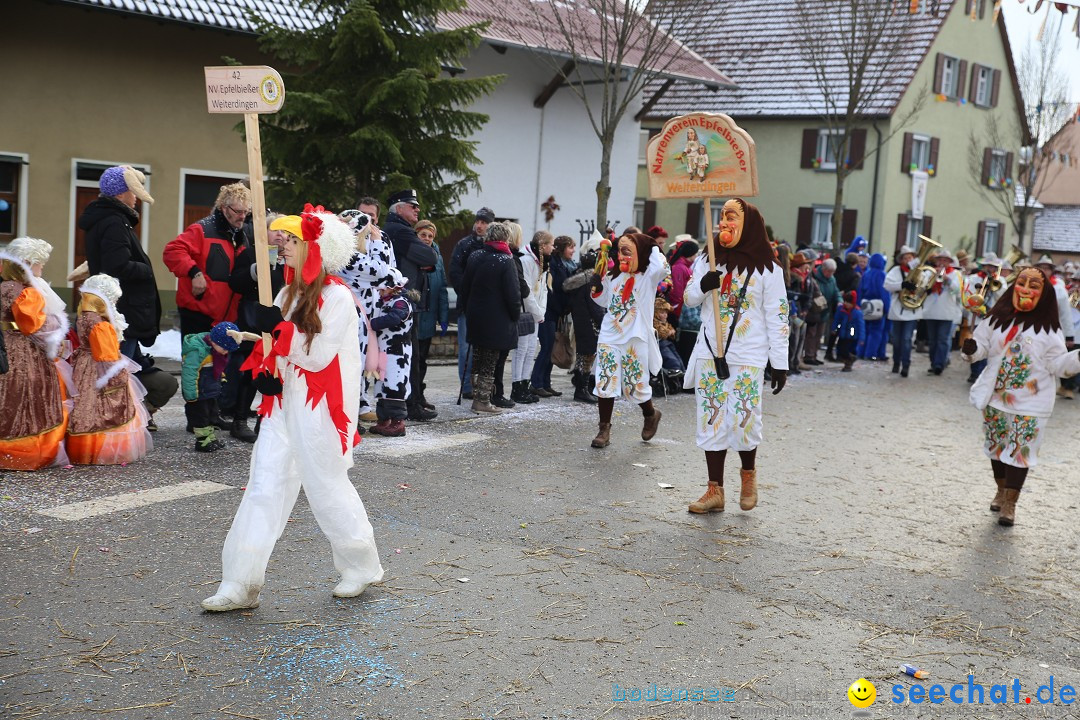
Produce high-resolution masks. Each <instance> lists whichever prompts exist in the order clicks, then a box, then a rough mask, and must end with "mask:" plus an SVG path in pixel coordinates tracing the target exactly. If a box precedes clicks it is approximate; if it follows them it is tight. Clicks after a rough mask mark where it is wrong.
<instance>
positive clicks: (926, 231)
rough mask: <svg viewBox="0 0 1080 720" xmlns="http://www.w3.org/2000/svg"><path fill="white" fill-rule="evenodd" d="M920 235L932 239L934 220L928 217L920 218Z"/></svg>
mask: <svg viewBox="0 0 1080 720" xmlns="http://www.w3.org/2000/svg"><path fill="white" fill-rule="evenodd" d="M922 234H923V235H925V236H926V237H928V238H933V237H934V218H932V217H930V216H929V215H923V216H922Z"/></svg>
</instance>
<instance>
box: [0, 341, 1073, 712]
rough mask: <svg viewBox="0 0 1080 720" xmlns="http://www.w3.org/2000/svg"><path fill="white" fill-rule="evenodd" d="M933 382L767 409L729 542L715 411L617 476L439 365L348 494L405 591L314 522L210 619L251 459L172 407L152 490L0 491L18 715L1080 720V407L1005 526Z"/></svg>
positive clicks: (870, 372) (886, 381)
mask: <svg viewBox="0 0 1080 720" xmlns="http://www.w3.org/2000/svg"><path fill="white" fill-rule="evenodd" d="M919 357H920V359H919V360H918V361H917V363H916V365H914V366H913V373H912V377H911V378H909V379H907V380H906V381H904V380H902V379H900V378H899V377H898V376H894V375H890V374H889V373H888V368H887V367H885V366H883V365H881V364H868V363H864V364H861V365H858V366H856V371H855V372H854V373H845V374H841V373H839V372H838V367H837V366H829V367H826V368H825V369H824V370H823V371H822V372H819V373H814V374H807V375H803V376H801V377H797V378H793V379H792V380H791V382H790V383H789V385H788V388H787V390H785V391H784V392H783V393H782V394H781V395H779V396H777V397H773V396H771V395H769V396H767V398H766V401H765V416H766V428H765V432H766V440H765V443H764V444H763V445H762V447H761V450H760V451H759V460H758V465H759V468H760V469H759V478H760V483H761V490H760V495H761V501H760V504H759V506H758V508H757V509H755V510H753V511H752V512H742V511H740V510H739V509H738V504H737V497H738V493H737V473H736V471H735V468H734V467H731V468H729V473H728V478H729V480H728V487H729V493H730V494H729V502H728V511H727V512H725V513H723V514H717V515H711V516H707V517H700V516H694V515H690V514H688V513H687V512H686V505H687V503H688V502H690V501H692V500H694V499H696V498H697V497H698V495H700V494H701V491H702V489H703V486H704V483H705V468H704V459H703V455H702V454H701V453H700V452H699V451H698V450H697V449H696V448H695V446H694V442H693V405H692V396H690V395H681V396H678V397H675V398H671V399H668V400H659V401H658V403H657V404H658V407H660V408H661V410H662V411H663V413H664V418H663V421H662V423H661V425H660V430H659V433H658V435H657V437H656V439H655V440H653V441H652V442H651V443H648V444H644V443H642V442H641V441H640V439H639V438H638V433H639V431H640V422H641V421H640V415H639V414H638V411H637V409H636V408H633V407H631V406H628V405H626V404H623V403H619V404H617V406H616V408H617V415H616V418H615V427H614V431H613V433H612V445H611V447H610V448H608V449H606V450H602V451H597V450H592V449H590V448H589V446H588V445H589V440H590V439H591V438H592V436H593V434H595V429H596V415H595V410H594V409H593V408H592V407H586V406H584V405H582V404H579V403H573V402H571V401H570V400H569V392H567V396H565V397H563V398H557V399H551V400H546V401H542V402H541V403H539V404H536V405H532V406H528V407H527V408H525V409H521V410H515V411H511V412H510V413H507V414H506V415H503V416H501V417H497V418H483V419H480V418H476V417H475V416H473V415H471V414H470V413H468V412H466V411H465V410H464V409H462V408H458V407H455V406H453V405H452V398H453V396H454V395H456V390H457V388H456V386H455V385H454V380H453V369H452V368H445V367H443V368H433V369H432V378H431V382H430V384H431V385H432V386H433V387H434V391H433V392H430V393H429V396H431V397H433V399H434V401H435V402H436V404H437V405H438V406H439V409H440V415H439V418H438V420H436V421H435V422H433V423H428V424H426V425H424V426H422V427H418V426H417V425H416V424H410V427H409V431H408V436H407V437H406V438H403V439H385V438H374V437H372V436H367V437H365V439H364V441H363V443H362V445H361V447H360V448H359V449H358V451H357V454H356V466H355V468H354V469H353V470H352V472H351V477H352V479H353V481H354V483H355V484H356V486H357V488H358V490H359V492H360V496H361V497H362V498H363V500H364V502H365V503H366V505H367V509H368V512H369V514H370V516H371V519H372V523H373V525H374V527H375V532H376V540H377V542H378V545H379V550H380V554H381V556H382V561H383V565H384V567H385V568H386V578H385V580H384V581H383V582H382V583H381V584H380V585H377V586H373V587H371V588H369V590H368V591H367V592H366V593H365V594H364V595H363V596H362V597H360V598H356V599H351V600H337V599H334V598H332V597H331V595H330V589H331V588H332V587H333V584H334V583H335V582H336V579H337V578H336V576H335V573H334V568H333V565H332V563H331V557H330V552H329V546H328V544H327V543H326V541H325V539H324V538H323V536H322V535H321V533H320V531H319V529H318V527H317V526H316V524H315V523H314V520H313V518H312V515H311V513H310V510H309V509H308V507H307V505H306V504H305V502H304V500H303V497H302V496H301V500H300V502H299V503H298V504H297V506H296V509H295V511H294V512H293V516H292V519H291V521H290V523H289V526H288V528H287V529H286V531H285V533H284V536H283V537H282V539H281V540H280V541H279V543H278V545H277V548H276V550H275V553H274V556H273V558H272V559H271V562H270V567H269V571H268V576H267V584H266V587H265V588H264V590H263V596H262V605H261V607H260V608H258V609H256V610H254V611H251V612H234V613H229V614H224V615H211V614H205V613H203V612H202V611H201V610H200V608H199V601H200V600H201V599H202V598H203V597H205V596H207V595H209V594H211V593H212V591H213V590H214V588H215V586H216V582H217V580H218V577H219V576H218V573H219V571H220V551H221V545H222V541H223V539H224V537H225V533H226V532H227V530H228V527H229V523H230V521H231V518H232V516H233V513H234V512H235V509H236V506H237V504H238V503H239V500H240V497H241V493H242V491H243V487H244V485H245V484H246V474H247V467H248V459H249V456H250V447H249V446H245V445H243V444H241V443H239V442H237V441H235V440H231V439H230V441H229V445H228V447H227V449H225V450H224V451H222V452H219V453H216V454H214V455H213V456H205V455H200V454H196V453H195V452H194V451H193V450H192V444H193V439H192V436H191V435H188V434H186V433H185V432H184V419H183V412H182V407H181V405H180V404H179V403H178V402H177V401H176V400H175V399H174V401H173V403H171V404H170V405H169V406H168V407H166V408H165V409H164V410H163V411H162V413H161V414H159V416H158V422H159V425H160V426H161V431H160V432H158V433H157V435H156V437H155V442H156V447H155V449H154V452H153V454H152V455H151V456H150V457H149V458H148V459H147V460H145V461H143V462H141V463H136V464H132V465H129V466H126V467H80V468H72V469H62V468H57V469H51V470H48V471H44V472H40V473H36V474H19V473H14V474H12V473H8V474H5V475H3V476H2V477H0V495H2V503H0V508H2V510H3V512H2V514H0V533H2V534H3V546H2V550H0V603H2V605H0V607H2V608H3V609H2V611H0V617H2V618H3V628H4V632H3V638H2V641H0V717H3V718H12V719H18V720H25V719H27V718H62V717H69V716H70V717H76V718H78V717H87V718H109V719H110V720H126V719H129V718H130V719H132V720H135V719H143V718H146V719H148V720H158V719H164V718H184V719H186V718H200V719H201V718H214V719H221V720H227V719H230V718H259V719H261V720H276V719H279V718H280V719H285V718H289V719H292V718H313V719H314V718H320V719H321V718H327V719H332V720H338V719H343V720H344V719H347V720H354V719H359V718H363V719H364V720H374V719H376V718H380V719H381V718H387V719H388V718H499V719H506V718H590V719H593V718H595V719H599V718H605V719H610V720H623V719H629V718H689V717H699V718H706V717H707V718H758V717H760V718H786V717H830V718H846V717H852V714H853V712H854V710H855V709H854V708H853V707H852V705H851V704H850V703H849V702H848V698H847V695H846V692H847V688H848V686H849V685H850V684H851V683H852V682H853V681H854V680H856V679H858V678H860V677H865V678H866V679H868V680H869V681H871V682H872V683H874V684H875V686H876V690H877V701H876V702H875V703H873V704H872V705H871V706H870V707H869V709H868V710H867V711H865V712H867V713H868V716H870V717H893V718H923V717H926V718H931V717H933V718H953V717H972V716H976V715H973V714H972V712H971V711H972V708H970V706H967V705H956V704H953V703H951V702H950V701H949V700H948V699H947V696H946V700H945V702H943V703H930V702H929V701H927V702H923V703H919V704H914V703H911V702H910V701H909V702H907V703H906V704H904V705H898V704H896V703H894V702H893V698H894V697H896V694H897V693H902V694H903V695H904V696H905V697H906V696H907V694H908V693H909V691H910V690H911V689H912V687H913V685H915V684H916V683H919V684H922V685H923V686H924V687H926V688H927V689H929V687H930V686H931V685H932V684H934V683H940V684H942V685H943V687H944V689H945V692H946V693H947V692H948V691H949V689H950V688H951V686H952V685H953V684H954V683H962V684H965V688H966V683H967V682H968V675H969V674H971V675H973V676H974V680H973V682H974V683H979V684H982V685H984V687H985V691H986V694H987V698H986V703H987V704H985V705H983V706H981V708H979V712H978V714H977V716H980V717H981V716H986V714H987V713H988V712H990V711H994V712H993V713H992V714H991V716H993V717H997V716H1001V717H1024V718H1034V717H1055V718H1066V717H1080V713H1078V711H1077V710H1073V708H1074V707H1077V706H1075V705H1066V704H1064V703H1063V702H1062V700H1064V699H1066V698H1067V693H1066V697H1062V694H1061V693H1062V690H1063V687H1062V686H1063V685H1070V686H1072V687H1073V688H1075V687H1078V686H1080V671H1078V668H1080V610H1078V608H1080V605H1078V601H1080V579H1078V573H1077V555H1078V552H1077V540H1078V537H1077V534H1078V533H1077V520H1078V517H1080V514H1078V507H1080V499H1078V496H1077V493H1078V490H1080V470H1078V469H1077V465H1076V463H1075V457H1076V448H1077V447H1080V445H1078V441H1080V430H1078V429H1077V422H1076V421H1077V418H1078V417H1080V400H1074V401H1061V402H1059V405H1058V409H1057V413H1056V414H1055V416H1054V418H1053V419H1052V421H1051V423H1050V426H1049V430H1048V433H1049V434H1048V436H1047V439H1046V442H1045V443H1044V445H1043V451H1042V452H1043V454H1042V464H1040V466H1038V467H1037V468H1035V469H1033V470H1032V472H1031V476H1030V480H1029V483H1028V490H1027V491H1025V493H1024V495H1023V496H1022V498H1021V502H1020V505H1019V508H1018V515H1017V525H1016V526H1015V527H1013V528H1011V529H1005V528H1001V527H999V526H998V525H997V524H996V523H995V518H994V516H993V515H992V514H991V513H990V512H989V511H988V509H987V506H988V504H989V500H990V498H991V497H992V495H993V482H992V479H991V477H990V474H989V463H988V462H987V461H986V460H985V459H984V458H983V456H982V453H981V448H980V442H981V438H980V427H979V420H978V416H977V413H976V411H975V410H974V409H972V408H971V407H970V406H969V405H968V404H967V387H968V386H967V385H966V383H965V382H964V376H965V375H966V367H955V365H956V364H958V362H955V361H954V367H951V368H949V369H948V370H947V371H946V373H945V375H943V376H942V377H940V378H938V377H923V376H922V372H923V368H922V366H921V365H920V364H918V363H921V362H923V360H924V358H923V356H919ZM556 387H558V388H561V389H563V390H564V391H569V389H570V386H569V382H568V378H567V377H566V375H565V374H563V373H559V374H558V375H557V380H556ZM660 483H664V484H670V485H673V486H674V487H673V488H670V489H665V488H662V487H661V486H660ZM147 491H151V492H147ZM196 491H197V492H201V493H202V494H197V495H191V496H186V497H180V496H179V495H181V494H182V493H183V492H196ZM127 493H138V494H136V495H133V496H132V495H125V494H127ZM169 493H172V496H171V498H172V499H169V497H170V495H169ZM116 495H122V496H123V498H122V501H123V502H125V503H126V504H124V505H123V506H120V505H112V506H110V507H111V508H112V511H108V512H107V511H105V510H108V509H109V508H107V507H104V506H101V505H97V506H91V507H87V506H84V505H73V504H74V503H80V502H86V501H90V500H94V499H100V498H104V497H111V496H116ZM133 497H134V498H136V500H137V501H140V502H147V503H148V504H142V505H138V506H136V505H135V504H134V503H133V502H132V500H131V498H133ZM733 499H734V500H735V501H734V502H733V501H732V500H733ZM150 501H153V502H150ZM43 512H50V513H53V515H47V514H43ZM80 512H82V514H83V515H85V514H86V513H87V512H98V513H99V514H92V515H90V516H87V517H82V516H81V515H80ZM64 513H67V514H66V515H65V514H64ZM56 514H60V515H64V517H65V518H66V519H61V518H59V517H56V516H55V515H56ZM902 663H913V664H915V665H917V666H919V667H920V668H923V669H925V670H927V671H928V672H929V673H930V678H929V679H928V680H915V679H914V678H910V677H907V676H904V675H900V674H899V673H898V671H897V668H898V665H900V664H902ZM1051 676H1053V682H1054V684H1055V686H1054V692H1055V693H1056V695H1055V699H1056V702H1055V703H1054V704H1045V705H1044V704H1040V702H1039V700H1038V698H1037V696H1036V695H1035V693H1036V690H1037V688H1038V687H1039V686H1041V685H1047V684H1048V683H1049V682H1050V678H1051ZM1014 680H1019V681H1020V683H1021V686H1020V687H1021V689H1020V690H1019V691H1018V694H1017V698H1018V699H1019V703H1015V702H1012V700H1013V691H1012V685H1011V683H1013V681H1014ZM994 684H1009V685H1008V690H1007V699H1008V700H1009V703H1008V704H1004V705H994V706H990V700H991V698H990V697H989V695H990V692H991V690H992V686H993V685H994ZM654 687H655V691H656V692H657V693H658V694H659V695H660V696H661V697H664V691H665V689H668V690H670V689H675V690H676V691H677V690H678V689H680V688H681V689H684V690H686V691H687V693H688V697H690V698H696V697H698V696H697V695H696V694H694V693H695V691H698V692H700V693H701V697H702V698H703V699H702V700H700V701H696V700H692V699H686V700H677V701H663V700H652V699H651V697H652V692H653V688H654ZM635 690H636V691H637V692H638V693H641V695H640V696H641V697H642V698H643V699H640V700H634V699H632V698H633V697H634V693H635ZM916 694H917V690H916ZM959 695H960V696H962V697H963V699H964V700H965V702H966V700H967V690H966V689H964V690H963V691H962V692H961V693H959ZM706 697H713V698H715V699H716V701H711V702H710V701H707V700H705V699H704V698H706ZM1028 697H1030V698H1032V703H1031V704H1027V703H1025V702H1024V699H1025V698H1028ZM1042 697H1044V698H1045V697H1046V694H1045V691H1044V694H1043V696H1042ZM623 698H625V699H623Z"/></svg>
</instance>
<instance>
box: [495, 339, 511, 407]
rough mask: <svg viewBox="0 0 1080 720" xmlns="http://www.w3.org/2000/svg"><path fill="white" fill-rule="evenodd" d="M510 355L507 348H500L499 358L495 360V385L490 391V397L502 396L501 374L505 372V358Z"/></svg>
mask: <svg viewBox="0 0 1080 720" xmlns="http://www.w3.org/2000/svg"><path fill="white" fill-rule="evenodd" d="M508 357H510V351H509V350H500V351H499V358H498V359H497V360H496V361H495V385H494V390H492V392H491V397H497V398H504V397H506V395H504V394H503V375H505V374H506V358H508Z"/></svg>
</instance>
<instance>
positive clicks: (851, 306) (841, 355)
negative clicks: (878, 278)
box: [833, 290, 866, 372]
mask: <svg viewBox="0 0 1080 720" xmlns="http://www.w3.org/2000/svg"><path fill="white" fill-rule="evenodd" d="M857 299H858V295H857V293H856V292H855V291H854V290H848V291H847V292H846V293H844V302H843V304H842V305H840V307H838V308H836V315H834V316H833V332H835V333H836V337H837V343H836V357H837V359H838V360H843V361H844V369H843V370H842V372H851V366H852V365H854V364H855V348H857V347H858V346H859V343H861V342H862V341H863V339H864V338H865V337H866V323H865V322H863V313H862V310H860V309H859V306H858V303H857V302H856V301H857Z"/></svg>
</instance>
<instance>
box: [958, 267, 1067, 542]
mask: <svg viewBox="0 0 1080 720" xmlns="http://www.w3.org/2000/svg"><path fill="white" fill-rule="evenodd" d="M961 351H962V357H963V358H964V360H966V361H968V362H973V361H976V360H982V359H984V358H986V359H987V360H988V361H989V363H988V365H987V367H986V371H985V372H983V373H982V374H981V375H980V376H979V379H978V380H977V381H976V382H975V384H974V385H972V387H971V394H970V397H971V404H972V405H974V406H975V407H977V408H978V409H979V410H981V411H982V413H983V433H984V437H985V442H984V445H983V448H984V451H985V453H986V456H987V457H988V458H990V465H991V469H992V470H993V474H994V481H995V483H996V484H997V493H996V494H995V495H994V499H993V501H992V502H991V503H990V510H992V511H995V512H1000V514H999V516H998V524H1000V525H1006V526H1009V525H1012V524H1013V523H1014V522H1015V520H1016V502H1017V500H1018V499H1019V497H1020V490H1021V489H1022V488H1023V486H1024V480H1025V479H1026V478H1027V473H1028V469H1029V468H1031V467H1034V466H1035V464H1036V463H1037V462H1038V454H1039V447H1040V446H1041V445H1042V441H1043V431H1044V429H1045V427H1046V423H1047V421H1048V420H1049V418H1050V415H1051V413H1052V412H1053V410H1054V397H1055V396H1054V385H1055V379H1056V378H1057V377H1067V376H1071V375H1075V374H1077V373H1080V354H1078V353H1076V352H1069V351H1068V350H1067V349H1066V347H1065V336H1064V335H1063V334H1062V332H1061V327H1060V325H1059V321H1058V307H1057V298H1056V297H1055V294H1054V292H1053V291H1052V290H1051V288H1050V286H1049V281H1048V280H1047V278H1046V276H1045V275H1044V274H1043V273H1042V271H1040V270H1037V269H1035V268H1030V267H1029V268H1026V269H1024V270H1022V271H1021V272H1020V274H1019V276H1017V279H1016V282H1015V283H1014V284H1013V286H1012V287H1010V288H1009V289H1008V290H1006V291H1005V292H1004V293H1003V294H1002V296H1001V299H1000V300H998V301H997V303H996V304H995V305H994V307H993V309H992V310H991V311H990V314H989V316H988V318H987V322H985V323H983V324H981V325H980V326H979V327H978V328H976V329H975V335H974V337H971V338H969V339H967V340H966V341H964V346H963V348H961Z"/></svg>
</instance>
